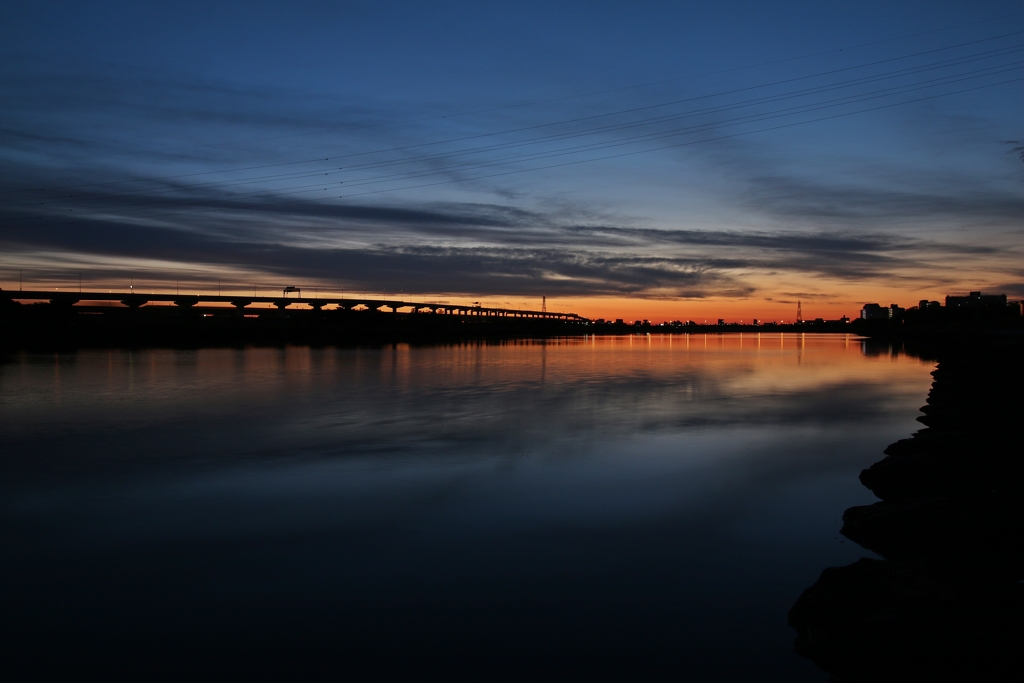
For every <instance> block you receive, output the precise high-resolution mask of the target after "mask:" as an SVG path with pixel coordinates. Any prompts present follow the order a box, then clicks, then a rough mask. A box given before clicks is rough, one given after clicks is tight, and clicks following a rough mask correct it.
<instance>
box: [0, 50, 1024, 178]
mask: <svg viewBox="0 0 1024 683" xmlns="http://www.w3.org/2000/svg"><path fill="white" fill-rule="evenodd" d="M1021 34H1024V31H1014V32H1009V33H1003V34H999V35H996V36H990V37H987V38H981V39H978V40H973V41H967V42H962V43H957V44H954V45H948V46H945V47H940V48H933V49H931V50H923V51H920V52H915V53H911V54H908V55H902V56H899V57H891V58H887V59H882V60H876V61H872V62H867V63H864V64H858V65H854V66H849V67H843V68H839V69H832V70H828V71H822V72H818V73H814V74H808V75H804V76H797V77H793V78H787V79H782V80H779V81H774V82H769V83H763V84H759V85H753V86H746V87H743V88H734V89H731V90H726V91H723V92H719V93H712V94H708V95H701V96H697V97H691V98H684V99H680V100H673V101H669V102H661V103H656V104H652V105H646V106H643V107H633V108H629V109H623V110H619V111H615V112H608V113H604V114H594V115H590V116H584V117H576V118H572V119H565V120H562V121H555V122H550V123H543V124H536V125H532V126H522V127H518V128H512V129H507V130H503V131H498V132H491V133H479V134H474V135H469V136H462V137H457V138H450V139H447V140H439V141H434V142H424V143H416V144H412V145H403V146H398V147H390V148H384V149H378V150H370V151H365V152H354V153H350V154H344V155H335V156H333V157H316V158H309V159H302V160H297V161H289V162H277V163H274V164H260V165H256V166H244V167H237V168H234V169H221V170H216V171H199V172H194V173H185V174H175V175H168V176H157V177H150V178H134V179H126V180H118V181H105V182H101V183H84V184H77V185H65V186H58V187H51V188H50V191H51V192H54V191H58V190H60V191H64V190H69V189H76V188H84V187H99V186H110V185H120V184H126V183H137V182H156V181H162V180H177V179H182V178H191V177H199V176H206V175H214V174H218V173H237V172H240V171H248V170H261V169H265V168H278V167H284V166H294V165H301V164H310V163H319V162H320V161H321V159H322V160H323V161H338V160H340V159H349V158H354V157H359V156H368V155H372V154H384V153H387V152H399V151H407V150H410V149H416V148H420V147H427V146H434V145H442V144H450V143H453V142H465V141H467V140H475V139H480V138H484V137H493V136H497V135H507V134H511V133H517V132H524V131H528V130H536V129H539V128H546V127H552V126H558V125H566V124H570V123H579V122H581V121H587V120H593V119H596V118H603V117H608V116H616V115H621V114H627V113H633V112H636V111H644V110H649V109H654V108H660V107H665V106H671V105H674V104H682V103H685V102H691V101H695V100H699V99H709V98H712V97H722V96H725V95H731V94H737V93H740V92H748V91H751V90H756V89H761V88H768V87H773V86H776V85H783V84H786V83H793V82H797V81H802V80H809V79H812V78H820V77H823V76H829V75H834V74H837V73H843V72H848V71H853V70H856V69H864V68H868V67H871V66H879V65H882V64H888V63H892V62H896V61H901V60H905V59H912V58H914V57H921V56H924V55H928V54H935V53H937V52H944V51H948V50H954V49H957V48H961V47H967V46H970V45H977V44H981V43H985V42H991V41H994V40H1000V39H1003V38H1008V37H1012V36H1017V35H1021ZM678 80H682V79H678ZM26 191H28V190H6V191H3V192H2V193H0V194H6V193H11V192H26ZM41 191H46V189H45V188H44V189H43V190H41Z"/></svg>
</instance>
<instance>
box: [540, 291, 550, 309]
mask: <svg viewBox="0 0 1024 683" xmlns="http://www.w3.org/2000/svg"><path fill="white" fill-rule="evenodd" d="M540 312H541V313H547V312H548V295H547V294H545V295H544V296H542V297H541V298H540Z"/></svg>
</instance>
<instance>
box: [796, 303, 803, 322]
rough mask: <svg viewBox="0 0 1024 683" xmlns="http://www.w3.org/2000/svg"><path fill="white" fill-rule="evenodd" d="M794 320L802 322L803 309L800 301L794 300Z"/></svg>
mask: <svg viewBox="0 0 1024 683" xmlns="http://www.w3.org/2000/svg"><path fill="white" fill-rule="evenodd" d="M796 321H797V322H798V323H802V322H803V321H804V311H803V308H801V306H800V302H799V301H797V302H796Z"/></svg>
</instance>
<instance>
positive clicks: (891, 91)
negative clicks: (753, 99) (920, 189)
mask: <svg viewBox="0 0 1024 683" xmlns="http://www.w3.org/2000/svg"><path fill="white" fill-rule="evenodd" d="M1019 64H1020V63H1019V62H1017V63H1014V64H1012V65H1000V66H999V67H990V68H987V69H983V70H980V72H981V73H982V75H983V76H984V75H988V76H990V75H994V74H998V73H1003V72H1005V71H1010V70H1015V69H1019V68H1021V67H1020V66H1019ZM997 68H1001V69H1002V70H1001V71H994V69H997ZM977 77H979V76H977V75H975V76H969V75H967V76H965V75H963V74H958V75H954V76H946V77H942V78H940V79H933V80H932V81H931V82H926V83H924V84H915V85H914V86H913V87H906V86H904V87H899V88H888V89H884V90H882V91H875V92H874V93H867V94H860V95H855V96H846V97H842V98H838V99H837V100H832V101H826V102H824V103H814V104H811V105H800V106H798V107H792V108H789V109H788V110H786V109H784V110H779V111H774V112H769V113H765V114H759V115H755V116H747V117H741V118H739V119H734V120H731V121H725V122H717V123H713V124H702V125H698V126H692V127H689V128H684V129H677V130H673V131H667V132H666V131H662V132H658V133H650V134H644V135H641V136H634V137H633V138H628V139H626V140H621V141H616V142H612V143H590V144H587V145H581V146H578V147H577V148H568V149H562V150H557V151H546V152H536V153H532V154H528V155H520V156H519V157H513V158H510V159H505V160H501V159H499V160H490V161H484V162H475V163H473V164H465V165H463V166H462V167H461V168H477V169H481V168H488V167H493V166H499V165H507V164H509V163H514V162H515V161H523V160H527V161H537V160H540V159H545V158H552V157H558V156H565V155H568V154H575V153H581V152H584V151H597V150H601V149H608V148H613V147H621V146H624V145H628V144H636V143H637V142H646V141H654V140H659V139H663V138H668V137H676V136H679V135H683V134H687V133H697V132H707V131H710V130H714V129H717V128H724V127H727V126H735V125H742V124H745V123H757V122H759V121H765V120H770V119H774V118H779V117H782V116H791V115H795V114H800V113H808V112H811V111H816V110H820V109H824V108H829V107H835V106H842V105H844V104H851V103H857V102H861V101H866V100H870V99H878V98H880V97H886V96H890V95H898V94H902V93H906V92H912V91H915V90H920V89H923V88H928V87H936V85H948V84H950V83H955V82H959V81H964V80H971V79H972V78H977ZM1016 80H1018V79H1012V80H1010V81H1002V82H1000V83H996V84H989V85H986V86H981V87H992V86H994V85H1000V84H1004V83H1009V82H1015V81H1016ZM976 89H978V88H969V89H967V90H960V91H954V92H950V93H940V94H939V95H935V96H931V97H926V98H920V99H918V100H910V101H908V102H898V103H894V104H892V105H885V106H883V107H875V108H870V109H866V110H858V111H857V112H851V113H849V114H853V113H862V112H864V111H873V110H875V109H879V108H886V107H888V106H897V105H900V104H909V103H911V102H916V101H923V100H926V99H934V97H942V96H947V95H952V94H957V93H959V92H967V91H971V90H976ZM849 114H844V115H849ZM828 118H836V117H834V116H830V117H824V118H819V119H812V120H811V121H803V122H795V123H792V124H786V125H785V126H781V127H789V126H792V125H802V124H804V123H811V122H815V121H819V120H825V119H828ZM776 128H778V127H772V128H767V129H759V131H748V132H745V133H740V134H742V135H746V134H750V133H752V132H763V131H765V130H774V129H776ZM740 134H736V135H740ZM729 137H735V135H726V136H720V137H717V138H713V139H716V140H717V139H725V138H729ZM706 141H710V140H703V141H696V142H706ZM683 144H696V143H683ZM677 146H680V145H676V144H673V145H665V146H657V147H653V148H649V149H645V150H639V151H638V152H631V153H626V154H622V155H619V154H617V155H611V156H605V157H599V158H593V159H585V160H582V161H578V162H569V163H567V164H554V165H548V166H541V167H534V168H529V169H522V170H518V171H511V172H507V173H498V174H491V175H485V176H479V177H475V178H463V179H457V180H454V181H443V182H440V183H429V184H425V185H423V184H421V185H413V186H405V187H399V188H390V189H385V190H377V191H372V192H362V193H350V194H346V195H343V196H342V198H348V197H352V196H361V195H364V194H377V193H380V192H393V191H399V190H403V189H415V188H420V187H428V186H434V185H440V184H449V183H451V182H460V181H463V180H465V181H470V180H477V179H483V178H491V177H498V176H502V175H509V174H511V173H522V172H528V171H533V170H541V169H544V168H555V167H560V166H565V165H573V164H576V163H587V162H591V161H598V160H604V159H609V158H617V157H620V156H628V155H630V154H634V153H646V152H651V151H656V150H659V149H668V148H672V147H677ZM459 168H460V167H448V168H445V169H441V170H434V171H427V172H404V173H400V174H393V175H392V176H386V177H376V178H369V179H363V180H361V181H356V182H350V186H359V185H367V184H377V183H380V182H387V181H388V180H411V179H415V178H419V177H426V176H430V175H437V174H442V173H450V172H452V171H453V170H459ZM310 187H312V188H321V187H322V185H313V186H306V187H300V188H292V189H291V190H290V191H287V192H279V193H277V195H276V196H280V195H282V194H297V193H303V192H309V191H313V190H310V189H308V188H310ZM265 195H266V192H264V191H259V192H255V193H249V194H248V195H246V194H243V195H235V196H234V197H232V198H231V199H229V200H228V201H226V202H225V203H224V204H223V205H222V207H221V208H231V207H230V201H232V200H238V199H244V198H246V197H250V196H265ZM308 201H319V199H313V200H302V199H299V200H291V201H286V202H278V203H276V204H265V205H263V206H262V207H260V208H266V207H268V206H273V205H278V206H280V205H287V204H292V203H304V202H308ZM145 210H148V211H153V210H158V209H157V207H153V206H152V205H151V206H149V207H147V208H146V209H144V211H145ZM195 211H196V210H195V209H184V210H180V211H170V212H166V211H165V212H163V213H162V214H161V215H162V216H167V215H181V214H183V213H194V212H195ZM97 213H101V212H99V211H94V212H92V214H90V213H88V212H85V213H83V212H79V214H78V215H96V214H97ZM134 215H135V216H136V217H137V216H138V215H139V212H136V213H135V214H134ZM30 224H32V225H39V223H36V222H32V223H30ZM62 224H66V223H62ZM26 225H28V224H26Z"/></svg>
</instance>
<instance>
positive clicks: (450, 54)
mask: <svg viewBox="0 0 1024 683" xmlns="http://www.w3.org/2000/svg"><path fill="white" fill-rule="evenodd" d="M4 13H5V18H4V21H3V22H0V287H3V288H4V289H15V288H17V287H19V283H21V286H24V287H25V289H29V288H32V289H39V288H59V287H72V286H73V287H77V285H78V281H79V278H81V280H82V282H83V288H84V289H86V290H88V289H90V288H92V289H106V288H118V287H120V288H124V287H126V286H128V284H129V283H131V284H132V286H134V287H135V288H136V289H143V288H148V289H150V290H152V291H173V290H174V289H175V288H178V289H180V290H182V291H197V292H198V291H205V292H210V291H211V290H212V288H216V287H218V286H219V287H220V288H221V290H222V291H224V292H231V291H236V290H237V291H240V292H241V291H245V292H249V291H254V290H256V291H259V290H261V289H262V290H263V291H264V292H267V293H269V292H271V291H273V290H275V289H280V288H282V287H283V286H286V285H295V286H300V287H303V288H314V287H316V288H318V291H323V292H336V293H351V294H359V293H362V292H366V293H367V294H385V295H386V296H389V297H391V296H398V297H400V298H405V299H411V300H423V301H450V302H469V301H480V302H482V303H484V304H486V305H494V306H509V307H517V308H518V307H523V308H538V307H539V305H540V301H541V297H543V296H546V297H547V305H548V309H549V310H561V311H572V312H576V313H579V314H582V315H586V316H590V317H605V318H624V319H639V318H648V319H652V320H654V321H661V320H675V319H682V320H686V319H694V320H698V321H700V320H705V319H716V318H719V317H723V318H726V319H729V320H744V319H749V318H755V317H756V318H760V319H762V320H792V319H793V318H794V317H795V314H796V304H797V302H798V301H800V302H801V305H802V307H803V315H804V317H805V318H813V317H824V318H837V317H839V316H841V315H848V316H851V317H853V316H856V315H857V312H858V311H859V309H860V307H861V306H862V305H863V304H864V303H866V302H879V303H882V304H889V303H899V304H900V305H903V306H910V305H914V304H916V302H917V301H918V300H919V299H923V298H927V299H941V298H942V297H944V296H945V295H946V294H949V293H954V294H955V293H965V292H966V291H968V290H978V289H980V290H983V291H987V292H1000V293H1001V292H1005V293H1006V294H1008V295H1009V296H1010V298H1011V299H1013V298H1022V297H1024V265H1022V264H1024V260H1022V258H1021V257H1022V247H1021V236H1022V233H1024V149H1022V146H1024V121H1022V115H1021V112H1022V111H1024V106H1022V105H1024V80H1022V79H1024V9H1022V8H1021V6H1020V4H1019V3H1017V2H975V3H964V2H935V1H930V2H870V1H869V2H865V1H858V2H836V3H820V2H774V3H764V2H717V3H697V2H666V3H658V2H643V3H636V2H629V3H627V2H551V1H548V2H515V3H498V2H494V3H480V2H435V3H413V2H386V1H385V2H381V1H376V2H372V3H371V2H322V3H321V2H297V1H292V2H287V3H284V2H281V3H271V2H252V1H250V2H245V3H240V2H239V3H228V2H221V3H218V2H195V3H192V2H176V3H163V4H160V3H133V2H123V3H121V2H90V3H81V2H36V3H19V4H11V5H10V6H8V7H7V8H6V9H5V10H4Z"/></svg>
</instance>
